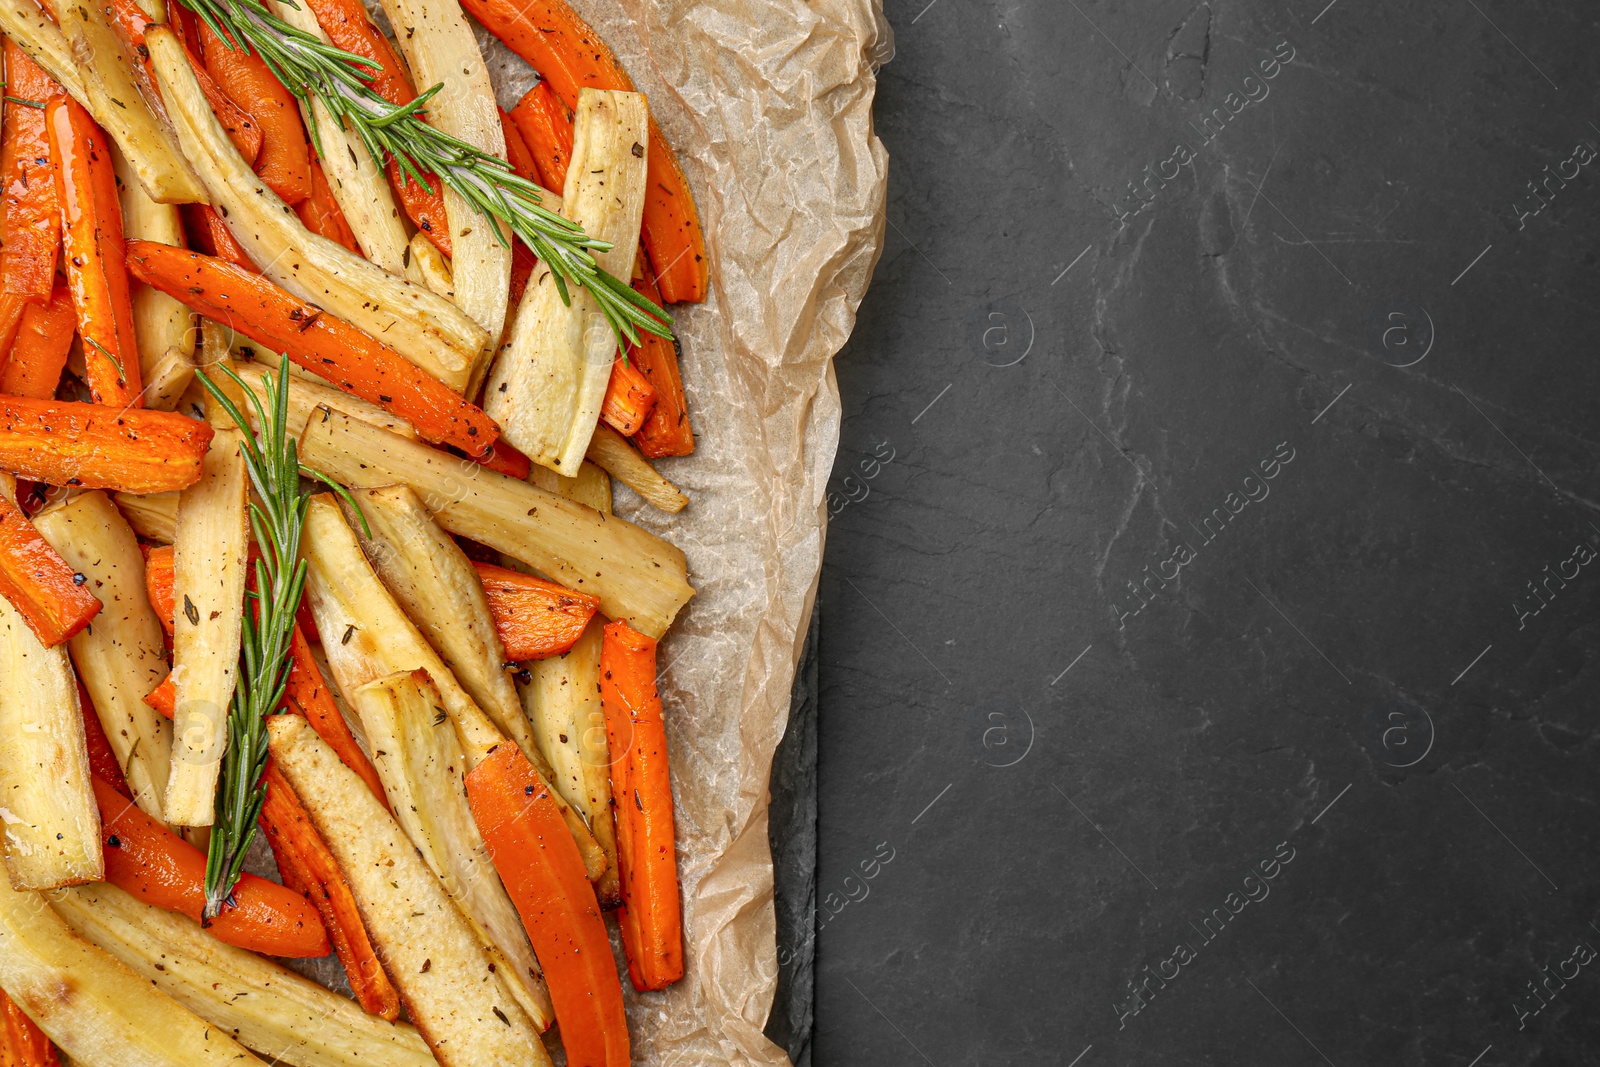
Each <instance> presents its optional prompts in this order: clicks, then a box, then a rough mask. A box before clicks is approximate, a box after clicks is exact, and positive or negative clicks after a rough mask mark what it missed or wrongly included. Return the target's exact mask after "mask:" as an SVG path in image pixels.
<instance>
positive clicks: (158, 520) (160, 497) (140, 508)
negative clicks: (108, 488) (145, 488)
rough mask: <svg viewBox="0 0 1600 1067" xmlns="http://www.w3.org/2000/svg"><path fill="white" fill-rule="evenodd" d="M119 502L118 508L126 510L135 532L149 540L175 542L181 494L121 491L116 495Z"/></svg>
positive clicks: (126, 517)
mask: <svg viewBox="0 0 1600 1067" xmlns="http://www.w3.org/2000/svg"><path fill="white" fill-rule="evenodd" d="M113 499H115V500H116V502H117V510H118V511H120V512H122V517H123V518H124V519H126V520H127V522H128V525H129V526H131V527H132V528H133V532H134V533H136V534H138V535H139V536H140V537H143V538H144V539H146V540H148V541H155V542H157V543H159V544H163V545H170V544H172V538H173V534H174V533H175V532H176V530H177V528H178V494H177V493H176V492H171V493H149V494H147V495H144V496H141V495H139V494H138V493H117V494H115V496H114V497H113Z"/></svg>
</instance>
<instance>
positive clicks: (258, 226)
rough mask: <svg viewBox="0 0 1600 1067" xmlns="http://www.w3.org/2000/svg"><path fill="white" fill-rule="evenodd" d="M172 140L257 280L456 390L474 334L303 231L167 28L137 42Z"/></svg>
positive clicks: (408, 287) (455, 311) (415, 292)
mask: <svg viewBox="0 0 1600 1067" xmlns="http://www.w3.org/2000/svg"><path fill="white" fill-rule="evenodd" d="M145 44H146V47H148V48H149V49H150V57H151V61H152V62H153V64H154V66H155V71H156V76H157V78H158V80H159V82H160V86H161V94H162V99H163V100H165V101H166V106H167V111H168V113H169V114H170V115H171V116H172V121H173V125H174V126H175V128H176V129H177V132H178V141H179V143H180V144H181V145H182V147H183V150H184V152H185V154H186V155H187V156H188V157H189V158H190V159H191V160H193V161H194V163H195V167H196V169H197V170H198V171H199V173H200V176H201V178H202V179H203V180H204V181H205V184H206V190H207V192H208V193H209V195H210V199H211V201H212V203H213V204H214V205H215V206H216V207H217V209H218V211H219V212H223V209H226V212H225V213H224V217H225V221H226V223H227V226H228V230H229V232H230V233H232V234H233V235H234V237H235V238H236V239H237V240H238V242H239V245H240V246H241V247H242V248H243V249H244V251H245V253H246V254H247V255H248V256H249V257H250V259H251V260H252V261H253V262H255V263H256V264H258V265H259V266H260V267H261V270H262V273H263V274H265V275H266V276H267V277H268V278H270V279H272V280H273V281H274V282H276V283H278V284H279V285H282V286H283V287H284V288H285V289H287V290H289V292H291V293H293V294H294V295H295V296H297V297H298V298H300V299H301V300H307V301H312V302H315V303H316V304H317V305H318V306H320V307H323V308H326V309H327V310H328V311H329V312H330V313H331V314H333V315H334V316H337V317H338V318H340V319H343V320H345V321H347V322H349V323H351V324H352V325H354V326H356V327H358V328H360V329H362V330H364V331H366V332H367V333H369V334H372V335H373V336H375V337H382V338H383V340H384V342H385V343H386V344H388V345H389V346H390V347H392V348H394V349H395V350H396V351H397V352H399V353H400V354H401V355H403V356H405V357H406V358H407V359H408V360H411V361H412V362H413V363H415V364H417V365H418V366H419V367H422V368H423V369H424V370H427V371H428V372H429V373H430V374H433V375H434V376H435V377H438V378H439V379H440V380H441V381H445V382H446V384H449V385H451V386H452V387H453V388H456V389H463V388H465V386H466V382H467V379H468V377H469V375H470V371H471V367H472V364H473V362H474V361H475V360H476V359H477V354H478V352H479V351H480V350H481V349H482V348H483V346H484V345H485V344H487V343H488V334H487V333H486V332H485V331H484V329H483V328H482V327H481V326H479V325H478V324H477V323H476V322H474V321H473V320H472V319H471V318H470V317H468V316H467V315H466V314H464V313H463V312H462V311H461V310H460V309H459V308H457V307H456V306H455V305H454V304H452V303H450V302H449V301H448V300H445V299H444V298H443V297H439V296H435V295H434V294H433V293H430V292H428V291H427V290H426V289H423V288H422V287H420V286H416V285H412V284H411V283H410V282H407V281H406V280H405V279H403V278H399V277H396V276H395V275H393V274H390V273H389V272H388V271H386V270H384V269H383V268H382V267H380V266H378V265H377V264H375V263H370V262H368V261H367V260H365V259H362V258H361V257H360V256H358V255H356V254H355V253H353V252H351V251H349V250H348V249H346V248H344V247H342V246H340V245H338V244H336V243H334V242H333V241H330V240H328V239H327V238H325V237H319V236H317V235H316V234H313V233H311V232H310V231H309V230H307V229H306V228H305V226H304V225H303V224H302V223H301V222H300V219H299V218H298V217H297V216H296V215H295V214H294V212H292V211H290V210H288V209H287V207H286V206H285V205H284V203H283V201H281V200H279V199H278V198H277V197H276V196H275V195H274V194H273V193H272V192H271V191H270V190H267V189H265V188H263V186H262V183H261V182H260V181H259V180H258V179H257V177H256V175H255V174H254V173H253V172H252V171H251V170H250V168H249V166H247V165H246V164H245V162H244V158H243V157H242V156H240V155H239V152H238V150H237V149H236V148H234V146H233V143H232V142H231V141H229V140H228V137H227V133H226V132H225V131H224V130H223V129H222V126H221V125H220V124H219V123H218V122H217V120H216V117H215V116H214V115H212V113H211V108H210V106H209V105H208V104H207V103H206V99H205V95H204V94H203V93H202V92H201V91H200V83H199V82H198V81H196V80H195V76H194V72H193V71H192V70H191V69H190V67H189V61H188V59H187V57H186V56H185V55H184V52H183V46H182V45H181V44H180V43H179V42H178V40H177V38H176V36H174V35H173V34H172V33H171V32H170V31H169V30H166V29H163V28H160V27H155V28H152V29H151V30H150V31H149V32H148V33H147V34H146V35H145Z"/></svg>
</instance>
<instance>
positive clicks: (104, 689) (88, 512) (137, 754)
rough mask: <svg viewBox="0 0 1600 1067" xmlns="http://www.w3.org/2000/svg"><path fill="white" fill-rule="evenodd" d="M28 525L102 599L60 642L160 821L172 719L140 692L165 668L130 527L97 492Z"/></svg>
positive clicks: (137, 794)
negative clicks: (89, 618)
mask: <svg viewBox="0 0 1600 1067" xmlns="http://www.w3.org/2000/svg"><path fill="white" fill-rule="evenodd" d="M118 495H119V496H124V497H128V494H125V493H123V494H118ZM161 495H162V496H167V495H168V494H161ZM177 495H178V494H176V493H173V494H171V496H172V497H176V496H177ZM128 498H129V499H133V500H139V501H150V500H153V499H154V498H153V497H128ZM34 525H35V526H37V527H38V528H39V532H40V533H42V534H44V537H45V540H47V541H49V542H50V544H51V545H52V546H54V547H55V550H56V551H57V552H59V553H61V558H62V559H65V560H66V561H67V563H68V564H70V565H71V566H72V569H73V570H75V571H77V572H78V573H79V574H82V575H83V576H84V584H85V586H87V587H88V588H89V589H91V590H93V591H94V594H95V596H97V597H99V598H100V602H101V603H102V604H104V605H105V606H104V607H103V608H101V609H100V614H98V615H96V616H95V618H94V624H93V625H92V626H88V627H86V628H84V629H83V630H82V631H80V632H79V633H77V634H75V635H74V636H73V638H72V640H71V641H69V642H68V643H67V648H68V650H69V651H70V652H71V653H72V662H73V664H74V665H75V666H76V667H77V668H78V677H79V679H81V680H82V682H83V687H84V689H85V690H87V691H88V693H89V701H90V703H92V704H93V705H94V710H95V714H96V715H97V716H98V717H99V719H100V725H101V727H102V729H104V730H105V735H106V740H108V741H109V742H110V743H111V751H112V753H114V754H115V755H116V757H117V764H118V766H120V767H121V768H122V774H123V777H125V778H126V779H127V781H128V787H129V788H130V789H131V790H132V791H133V798H134V802H135V803H136V804H138V805H139V807H140V809H142V810H143V811H145V812H147V813H148V814H150V815H152V816H153V817H155V818H157V819H160V820H161V821H163V822H165V821H166V817H165V814H164V813H165V810H166V795H167V774H168V771H169V768H170V766H171V762H172V726H171V724H170V723H168V722H167V720H165V719H164V718H162V717H161V715H160V714H158V713H157V712H156V710H155V709H154V708H152V707H150V705H148V704H146V703H145V702H144V698H145V695H146V694H147V693H149V692H150V690H152V689H154V688H155V687H156V686H157V685H159V684H160V683H161V679H163V678H165V677H166V675H167V651H166V640H165V637H164V635H163V632H162V629H161V620H159V619H157V618H156V613H155V611H154V610H152V609H151V607H150V598H149V597H148V596H146V595H145V590H144V557H143V555H142V554H141V553H140V552H139V542H138V540H137V538H135V537H134V531H133V528H132V527H130V526H129V524H128V523H127V522H126V521H125V520H124V519H123V517H122V514H121V513H120V512H119V511H118V510H117V508H116V506H115V505H113V504H112V503H111V500H110V498H109V497H107V496H106V494H105V493H102V492H98V491H97V492H93V493H83V494H81V495H79V496H75V497H73V498H72V499H71V500H68V501H67V502H65V503H63V504H60V505H57V506H55V507H51V508H48V509H46V510H45V511H42V512H40V513H39V514H38V515H37V516H35V517H34Z"/></svg>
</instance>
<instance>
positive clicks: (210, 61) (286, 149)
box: [195, 19, 311, 207]
mask: <svg viewBox="0 0 1600 1067" xmlns="http://www.w3.org/2000/svg"><path fill="white" fill-rule="evenodd" d="M197 22H198V25H196V26H195V30H196V32H197V33H198V34H199V37H200V54H201V56H202V57H204V59H205V62H206V70H207V71H209V72H210V73H211V76H212V77H213V78H215V79H216V82H217V85H218V86H219V87H220V88H221V89H222V91H223V92H224V93H226V94H227V96H228V99H230V100H232V101H233V102H234V103H235V104H237V105H238V106H239V107H240V109H242V110H243V111H246V112H248V113H249V115H250V116H251V117H252V118H253V119H255V121H256V125H257V126H259V127H260V128H261V151H260V152H259V153H258V154H257V155H256V160H255V163H254V165H253V166H254V168H255V172H256V173H257V174H259V175H260V176H261V180H262V181H263V182H265V183H266V184H267V188H269V189H271V190H272V191H273V192H275V193H277V194H278V196H279V197H280V198H281V199H282V200H283V202H284V203H285V204H288V205H289V206H290V207H293V206H294V205H295V204H298V203H299V202H300V201H302V200H304V199H305V198H306V197H308V196H310V195H311V146H310V145H309V144H308V143H307V142H306V128H305V124H304V123H302V122H301V121H300V105H299V104H298V103H296V101H295V98H294V94H293V93H291V92H289V90H288V89H285V88H284V87H283V83H282V82H280V81H279V80H278V78H277V75H275V74H273V73H272V71H271V70H270V69H269V68H268V67H267V65H266V63H265V62H263V61H262V59H261V57H260V56H257V55H256V54H255V53H253V52H249V51H247V50H245V49H243V48H234V47H232V46H231V42H228V41H224V40H223V39H222V38H221V37H219V36H217V34H216V32H215V31H213V30H212V29H211V27H210V26H208V25H207V24H206V22H205V20H204V19H199V20H197Z"/></svg>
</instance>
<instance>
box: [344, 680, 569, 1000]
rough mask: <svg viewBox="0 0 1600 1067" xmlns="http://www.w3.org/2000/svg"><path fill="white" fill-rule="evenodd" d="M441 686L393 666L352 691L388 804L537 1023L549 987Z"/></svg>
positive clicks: (512, 990) (548, 995)
mask: <svg viewBox="0 0 1600 1067" xmlns="http://www.w3.org/2000/svg"><path fill="white" fill-rule="evenodd" d="M440 703H441V698H440V696H439V690H438V689H437V688H435V686H434V684H433V682H432V681H430V680H429V679H428V678H427V676H426V675H423V676H421V677H420V678H419V677H418V675H417V674H416V673H414V672H413V673H402V674H392V675H390V676H389V677H387V678H380V679H378V680H377V681H375V682H368V683H367V684H366V685H364V686H362V687H361V688H360V689H357V690H356V692H355V704H356V711H357V712H358V713H359V714H360V716H361V723H362V725H363V726H364V727H365V728H366V732H367V738H368V740H369V741H370V743H371V744H372V749H373V755H374V756H375V759H374V761H373V762H374V765H375V766H376V767H377V769H378V776H379V777H380V778H381V779H382V780H383V788H384V792H385V793H386V794H387V795H388V797H389V807H390V808H391V810H393V811H394V814H395V819H396V820H398V821H399V823H400V826H401V828H402V829H404V830H405V832H406V836H407V837H408V838H410V840H411V843H412V844H413V845H415V846H416V847H417V851H418V852H419V853H420V854H421V855H422V858H423V861H424V862H426V863H427V865H428V868H429V869H430V870H432V871H433V873H434V874H436V875H438V876H439V880H440V882H441V883H443V885H444V888H445V891H446V892H448V893H449V894H450V897H451V899H452V900H454V901H455V902H456V905H457V907H459V908H460V909H461V913H462V914H463V915H465V916H466V917H467V918H468V919H469V920H471V921H472V923H473V925H474V926H475V927H476V929H477V930H478V933H479V935H480V936H481V937H482V938H483V941H484V944H485V945H486V946H488V948H489V950H490V952H491V953H492V954H493V955H494V956H495V957H496V961H497V963H498V969H497V970H496V972H495V973H496V974H498V975H500V977H501V978H502V979H503V980H504V981H505V982H506V984H507V985H508V986H509V987H510V992H511V995H512V996H514V997H516V998H517V1001H518V1003H520V1004H521V1005H522V1007H523V1010H525V1011H526V1012H527V1013H528V1016H529V1018H531V1019H532V1020H533V1022H534V1024H535V1025H536V1026H538V1027H539V1029H541V1030H544V1029H546V1028H548V1027H549V1025H550V1024H551V1023H552V1022H554V1021H555V1015H554V1011H553V1009H552V1008H551V1006H550V993H549V990H547V989H546V988H545V985H544V980H543V978H542V977H541V976H540V971H539V965H538V962H537V961H536V960H535V959H534V956H533V946H532V944H530V943H529V941H528V934H527V931H525V930H524V929H523V928H522V920H521V918H519V917H518V915H517V909H516V906H515V905H513V904H512V903H511V898H510V897H509V896H508V895H507V894H506V891H505V887H504V886H503V885H501V884H500V876H499V874H497V873H496V872H495V869H494V864H493V863H491V862H490V861H489V853H488V850H487V848H486V847H485V845H484V843H483V835H481V834H480V833H478V824H477V823H476V822H475V821H474V820H473V818H472V808H471V807H470V806H469V805H468V804H467V792H466V781H465V779H466V773H467V761H466V754H465V753H464V752H462V751H461V742H460V740H459V739H458V738H457V736H456V733H455V731H454V730H450V729H445V728H444V726H443V725H442V724H440V723H439V722H438V718H439V713H438V711H437V710H436V709H437V708H438V707H439V705H440Z"/></svg>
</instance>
